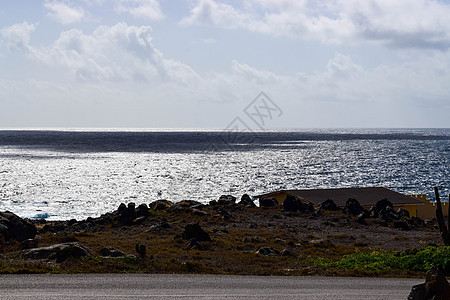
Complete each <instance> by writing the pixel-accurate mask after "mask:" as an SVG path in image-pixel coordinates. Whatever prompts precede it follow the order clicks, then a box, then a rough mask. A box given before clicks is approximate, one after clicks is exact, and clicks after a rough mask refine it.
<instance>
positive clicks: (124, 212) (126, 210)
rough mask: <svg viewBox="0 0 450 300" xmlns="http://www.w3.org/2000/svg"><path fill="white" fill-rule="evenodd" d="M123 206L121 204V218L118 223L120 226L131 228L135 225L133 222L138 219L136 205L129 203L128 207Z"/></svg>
mask: <svg viewBox="0 0 450 300" xmlns="http://www.w3.org/2000/svg"><path fill="white" fill-rule="evenodd" d="M122 204H123V203H122ZM122 204H120V206H119V209H118V213H119V216H118V218H117V221H118V222H119V224H120V225H124V226H129V225H131V224H132V223H133V220H134V219H136V211H135V208H136V205H135V204H134V203H133V202H131V203H128V207H125V204H123V205H122Z"/></svg>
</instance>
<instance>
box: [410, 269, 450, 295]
mask: <svg viewBox="0 0 450 300" xmlns="http://www.w3.org/2000/svg"><path fill="white" fill-rule="evenodd" d="M427 299H435V300H446V299H450V286H449V284H448V281H447V279H446V278H445V276H444V274H443V273H442V272H441V271H440V270H439V269H438V268H436V267H432V268H431V269H430V270H429V271H428V272H427V275H426V278H425V283H422V284H418V285H415V286H413V287H412V289H411V293H410V294H409V296H408V300H427Z"/></svg>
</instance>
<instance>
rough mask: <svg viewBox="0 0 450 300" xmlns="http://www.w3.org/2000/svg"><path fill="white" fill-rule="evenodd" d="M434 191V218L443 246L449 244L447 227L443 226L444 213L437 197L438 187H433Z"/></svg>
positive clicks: (449, 238)
mask: <svg viewBox="0 0 450 300" xmlns="http://www.w3.org/2000/svg"><path fill="white" fill-rule="evenodd" d="M434 193H435V195H436V219H437V221H438V225H439V231H440V233H441V237H442V240H443V241H444V245H445V246H450V237H449V235H448V231H447V227H446V226H445V220H444V215H443V214H442V206H441V199H440V198H439V189H438V187H437V186H435V187H434Z"/></svg>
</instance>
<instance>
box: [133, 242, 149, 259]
mask: <svg viewBox="0 0 450 300" xmlns="http://www.w3.org/2000/svg"><path fill="white" fill-rule="evenodd" d="M135 248H136V252H137V253H138V254H139V255H140V256H141V257H142V258H145V257H146V256H147V247H146V246H145V245H144V244H136V246H135Z"/></svg>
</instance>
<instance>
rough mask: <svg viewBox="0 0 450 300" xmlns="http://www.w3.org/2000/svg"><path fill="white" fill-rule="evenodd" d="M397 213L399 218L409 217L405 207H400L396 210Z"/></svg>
mask: <svg viewBox="0 0 450 300" xmlns="http://www.w3.org/2000/svg"><path fill="white" fill-rule="evenodd" d="M397 215H398V216H399V217H400V219H401V218H403V217H405V218H409V211H407V210H406V209H404V208H401V207H400V208H399V209H398V210H397Z"/></svg>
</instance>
